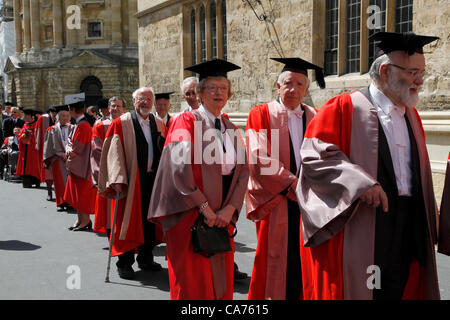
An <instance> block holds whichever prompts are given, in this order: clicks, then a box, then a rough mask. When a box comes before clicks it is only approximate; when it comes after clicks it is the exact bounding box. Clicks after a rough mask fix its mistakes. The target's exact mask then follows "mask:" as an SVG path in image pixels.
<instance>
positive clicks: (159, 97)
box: [155, 91, 175, 100]
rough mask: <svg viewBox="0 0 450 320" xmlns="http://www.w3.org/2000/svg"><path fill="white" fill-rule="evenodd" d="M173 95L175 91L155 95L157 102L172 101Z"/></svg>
mask: <svg viewBox="0 0 450 320" xmlns="http://www.w3.org/2000/svg"><path fill="white" fill-rule="evenodd" d="M172 93H175V92H174V91H171V92H160V93H156V94H155V100H158V99H170V95H171V94H172Z"/></svg>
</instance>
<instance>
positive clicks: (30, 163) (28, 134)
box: [16, 122, 42, 180]
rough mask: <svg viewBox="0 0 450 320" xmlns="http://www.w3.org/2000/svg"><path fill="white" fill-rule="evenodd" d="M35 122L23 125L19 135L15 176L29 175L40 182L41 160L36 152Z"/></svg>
mask: <svg viewBox="0 0 450 320" xmlns="http://www.w3.org/2000/svg"><path fill="white" fill-rule="evenodd" d="M35 128H36V122H33V123H29V122H27V123H25V124H24V125H23V128H22V130H21V131H20V134H19V151H20V153H19V161H18V162H17V169H16V174H17V175H21V176H25V175H30V176H33V177H35V178H36V179H39V180H41V164H42V162H41V160H40V155H39V152H38V151H37V150H36V148H35V145H36V136H35Z"/></svg>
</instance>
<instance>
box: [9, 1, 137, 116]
mask: <svg viewBox="0 0 450 320" xmlns="http://www.w3.org/2000/svg"><path fill="white" fill-rule="evenodd" d="M13 5H14V23H15V34H16V36H15V41H16V53H15V55H13V56H10V57H9V59H8V61H7V63H6V66H5V73H7V74H8V78H9V79H8V84H9V100H11V101H13V102H14V103H15V104H17V105H19V106H24V107H36V108H38V109H41V110H46V109H47V108H48V106H50V105H56V104H62V103H64V96H66V95H69V94H74V93H80V92H85V94H86V104H88V105H93V104H95V102H96V101H97V100H98V99H99V98H102V97H111V96H113V95H121V96H123V97H125V99H126V101H128V107H130V106H131V94H132V92H133V91H134V90H136V89H137V87H138V85H139V81H138V73H139V72H138V69H139V65H138V37H137V19H136V17H135V13H136V12H137V0H101V1H92V0H14V1H13Z"/></svg>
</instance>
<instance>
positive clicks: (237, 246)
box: [234, 241, 256, 252]
mask: <svg viewBox="0 0 450 320" xmlns="http://www.w3.org/2000/svg"><path fill="white" fill-rule="evenodd" d="M234 248H235V251H239V252H255V251H256V250H255V249H253V248H251V247H247V245H246V244H245V243H240V242H237V241H235V242H234Z"/></svg>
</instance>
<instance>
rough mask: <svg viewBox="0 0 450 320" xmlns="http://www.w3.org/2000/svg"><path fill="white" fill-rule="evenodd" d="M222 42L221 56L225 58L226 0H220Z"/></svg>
mask: <svg viewBox="0 0 450 320" xmlns="http://www.w3.org/2000/svg"><path fill="white" fill-rule="evenodd" d="M222 43H223V58H224V60H227V4H226V0H222Z"/></svg>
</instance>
